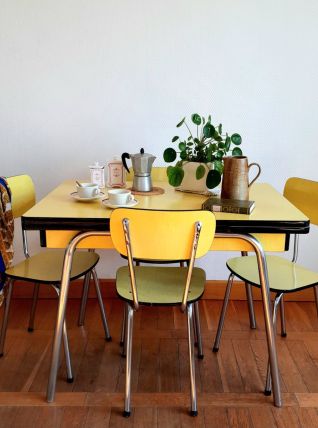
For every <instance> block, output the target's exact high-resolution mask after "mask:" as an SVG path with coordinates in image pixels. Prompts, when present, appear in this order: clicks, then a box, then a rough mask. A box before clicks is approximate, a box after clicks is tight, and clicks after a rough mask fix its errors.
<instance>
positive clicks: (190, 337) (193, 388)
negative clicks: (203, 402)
mask: <svg viewBox="0 0 318 428" xmlns="http://www.w3.org/2000/svg"><path fill="white" fill-rule="evenodd" d="M192 318H193V304H192V303H190V304H189V305H188V306H187V325H188V346H189V363H190V386H191V410H190V414H191V416H197V414H198V405H197V394H196V386H195V361H194V343H193V339H194V337H193V319H192Z"/></svg>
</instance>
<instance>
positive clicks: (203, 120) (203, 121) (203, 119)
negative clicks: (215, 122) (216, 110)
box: [202, 116, 205, 125]
mask: <svg viewBox="0 0 318 428" xmlns="http://www.w3.org/2000/svg"><path fill="white" fill-rule="evenodd" d="M202 123H203V125H204V124H205V118H204V117H203V116H202Z"/></svg>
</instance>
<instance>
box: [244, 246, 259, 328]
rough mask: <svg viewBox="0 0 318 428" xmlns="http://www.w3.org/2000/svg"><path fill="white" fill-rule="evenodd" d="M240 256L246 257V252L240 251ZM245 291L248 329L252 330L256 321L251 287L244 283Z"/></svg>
mask: <svg viewBox="0 0 318 428" xmlns="http://www.w3.org/2000/svg"><path fill="white" fill-rule="evenodd" d="M241 254H242V256H243V257H246V256H248V252H247V251H241ZM245 291H246V298H247V307H248V315H249V317H250V327H251V328H252V329H255V328H256V320H255V312H254V302H253V292H252V286H251V285H250V284H249V283H248V282H245Z"/></svg>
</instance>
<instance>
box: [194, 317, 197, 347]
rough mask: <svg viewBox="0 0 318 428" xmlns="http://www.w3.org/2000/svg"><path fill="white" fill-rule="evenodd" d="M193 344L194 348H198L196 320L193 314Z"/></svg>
mask: <svg viewBox="0 0 318 428" xmlns="http://www.w3.org/2000/svg"><path fill="white" fill-rule="evenodd" d="M193 343H194V346H198V332H197V318H196V313H195V312H194V316H193Z"/></svg>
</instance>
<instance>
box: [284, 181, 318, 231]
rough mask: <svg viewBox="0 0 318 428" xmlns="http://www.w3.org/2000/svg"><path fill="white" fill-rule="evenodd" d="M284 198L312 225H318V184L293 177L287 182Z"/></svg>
mask: <svg viewBox="0 0 318 428" xmlns="http://www.w3.org/2000/svg"><path fill="white" fill-rule="evenodd" d="M284 196H285V198H287V199H288V200H289V201H290V202H291V203H292V204H293V205H295V206H296V207H297V208H298V209H300V211H302V212H303V213H304V214H305V215H306V216H307V217H308V218H309V219H310V222H311V223H312V224H316V225H317V224H318V182H317V181H312V180H307V179H305V178H297V177H292V178H289V179H288V180H287V181H286V184H285V188H284Z"/></svg>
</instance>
